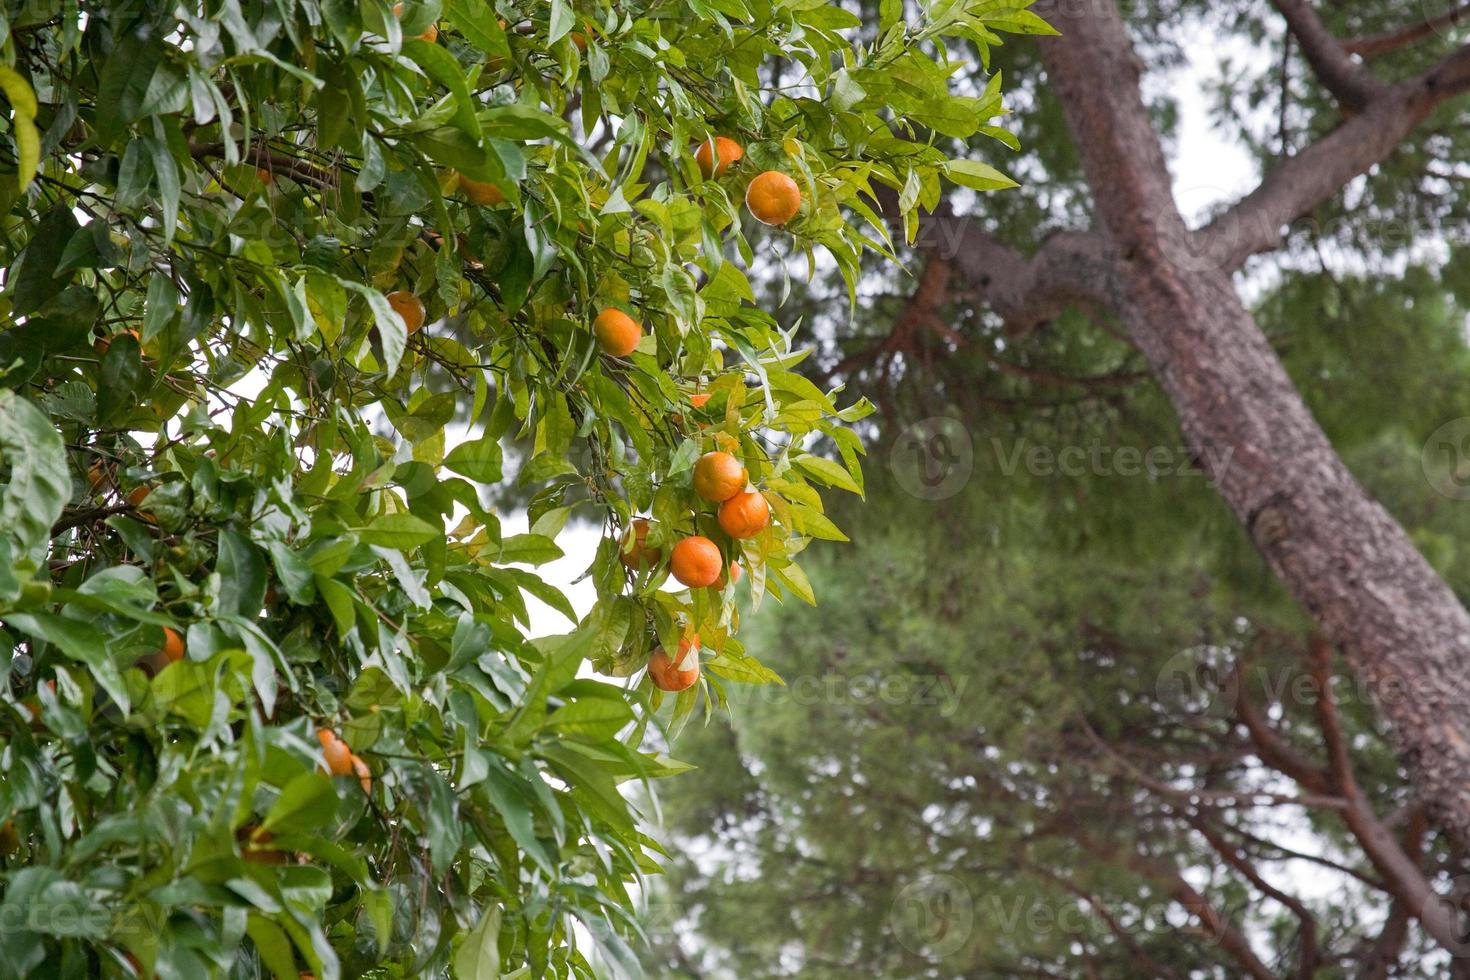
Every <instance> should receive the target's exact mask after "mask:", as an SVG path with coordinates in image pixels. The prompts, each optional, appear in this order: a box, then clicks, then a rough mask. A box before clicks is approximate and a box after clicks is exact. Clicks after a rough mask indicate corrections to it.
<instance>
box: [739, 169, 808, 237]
mask: <svg viewBox="0 0 1470 980" xmlns="http://www.w3.org/2000/svg"><path fill="white" fill-rule="evenodd" d="M745 206H746V207H747V208H749V209H750V213H751V214H753V215H755V216H756V218H757V219H758V220H760V221H763V222H765V223H766V224H768V225H784V224H785V223H786V222H788V221H790V220H791V219H792V218H794V217H796V212H797V211H799V210H801V189H800V188H798V187H797V186H796V181H794V180H792V179H791V178H790V177H788V176H786V175H785V174H783V173H781V171H779V170H767V171H766V172H765V173H763V174H760V175H758V176H757V177H756V178H755V180H752V181H751V182H750V186H749V187H747V188H746V189H745Z"/></svg>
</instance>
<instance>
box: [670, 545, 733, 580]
mask: <svg viewBox="0 0 1470 980" xmlns="http://www.w3.org/2000/svg"><path fill="white" fill-rule="evenodd" d="M723 566H724V559H722V558H721V557H720V549H719V546H717V545H716V544H715V543H714V542H713V541H711V540H710V539H709V538H706V537H701V536H699V535H694V536H693V537H688V538H685V539H684V540H683V541H680V542H679V543H678V544H676V545H674V552H673V554H672V555H670V556H669V568H670V569H671V570H672V571H673V573H674V578H676V579H678V580H679V581H680V582H682V583H683V584H684V585H687V586H689V588H691V589H703V588H705V587H706V586H710V585H714V584H715V582H716V581H717V580H718V579H719V577H720V570H721V568H722V567H723Z"/></svg>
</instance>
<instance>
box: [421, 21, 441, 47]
mask: <svg viewBox="0 0 1470 980" xmlns="http://www.w3.org/2000/svg"><path fill="white" fill-rule="evenodd" d="M419 40H420V41H428V42H429V43H430V44H433V43H434V42H435V41H438V40H439V25H438V24H430V25H429V29H428V30H427V31H424V33H422V34H420V35H419Z"/></svg>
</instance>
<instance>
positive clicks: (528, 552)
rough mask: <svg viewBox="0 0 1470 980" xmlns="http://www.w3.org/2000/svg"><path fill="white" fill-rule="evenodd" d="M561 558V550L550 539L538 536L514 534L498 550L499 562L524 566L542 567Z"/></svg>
mask: <svg viewBox="0 0 1470 980" xmlns="http://www.w3.org/2000/svg"><path fill="white" fill-rule="evenodd" d="M560 557H562V550H561V549H560V548H558V547H557V545H556V542H555V541H553V540H551V539H550V538H544V537H542V536H541V535H539V534H514V535H511V536H510V537H508V538H506V539H505V541H504V542H502V544H501V548H500V562H501V563H502V564H509V563H511V562H520V563H522V564H526V565H544V564H546V563H547V562H549V561H556V560H557V559H558V558H560Z"/></svg>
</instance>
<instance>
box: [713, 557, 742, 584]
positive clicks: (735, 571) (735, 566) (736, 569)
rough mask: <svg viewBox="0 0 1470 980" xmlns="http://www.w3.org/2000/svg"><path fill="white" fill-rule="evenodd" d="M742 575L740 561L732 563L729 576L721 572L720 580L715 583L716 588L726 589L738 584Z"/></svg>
mask: <svg viewBox="0 0 1470 980" xmlns="http://www.w3.org/2000/svg"><path fill="white" fill-rule="evenodd" d="M741 574H742V573H741V570H740V563H739V562H738V561H732V562H731V563H730V569H729V574H728V575H727V574H726V573H725V572H721V573H720V577H719V579H717V580H716V581H715V588H717V589H724V588H726V587H727V586H730V585H735V584H738V583H739V582H740V576H741Z"/></svg>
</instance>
